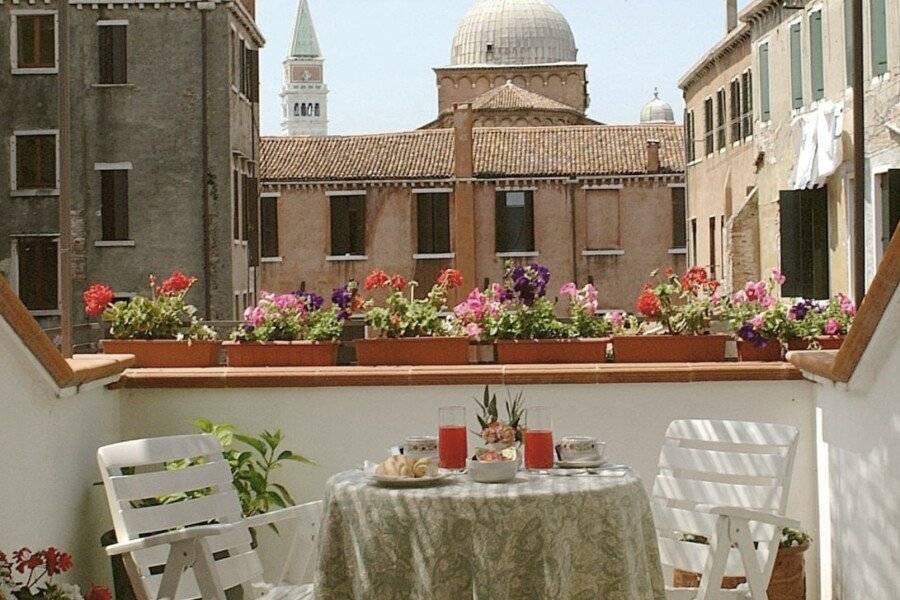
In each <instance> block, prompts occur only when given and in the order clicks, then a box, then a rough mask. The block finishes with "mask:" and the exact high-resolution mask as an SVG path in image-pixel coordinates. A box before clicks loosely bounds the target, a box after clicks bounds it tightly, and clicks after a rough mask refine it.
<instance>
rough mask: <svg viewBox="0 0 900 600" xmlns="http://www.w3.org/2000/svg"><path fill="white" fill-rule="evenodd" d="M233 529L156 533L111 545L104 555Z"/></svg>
mask: <svg viewBox="0 0 900 600" xmlns="http://www.w3.org/2000/svg"><path fill="white" fill-rule="evenodd" d="M233 528H234V525H228V524H225V525H200V526H197V527H184V528H182V529H175V530H173V531H166V532H164V533H157V534H156V535H151V536H148V537H144V538H138V539H136V540H130V541H127V542H121V543H119V544H112V545H110V546H107V547H106V553H107V554H108V555H109V556H115V555H117V554H127V553H128V552H134V551H136V550H144V549H146V548H153V547H154V546H161V545H163V544H177V543H178V542H183V541H185V540H194V539H198V538H205V537H209V536H212V535H221V534H223V533H227V532H228V531H231V530H232V529H233Z"/></svg>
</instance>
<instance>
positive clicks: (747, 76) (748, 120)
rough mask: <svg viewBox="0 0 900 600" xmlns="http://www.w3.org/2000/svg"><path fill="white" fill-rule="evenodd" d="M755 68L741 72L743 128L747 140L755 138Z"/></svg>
mask: <svg viewBox="0 0 900 600" xmlns="http://www.w3.org/2000/svg"><path fill="white" fill-rule="evenodd" d="M753 119H754V114H753V69H752V68H748V69H745V70H744V72H743V73H741V129H742V131H743V134H744V139H745V140H750V139H753Z"/></svg>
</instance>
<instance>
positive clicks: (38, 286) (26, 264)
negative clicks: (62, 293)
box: [16, 237, 59, 311]
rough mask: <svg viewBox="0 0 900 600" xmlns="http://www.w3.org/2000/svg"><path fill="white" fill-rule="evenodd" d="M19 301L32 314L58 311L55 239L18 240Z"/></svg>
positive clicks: (34, 238)
mask: <svg viewBox="0 0 900 600" xmlns="http://www.w3.org/2000/svg"><path fill="white" fill-rule="evenodd" d="M16 254H17V257H18V263H19V268H18V273H17V275H18V282H19V298H20V299H21V300H22V303H23V304H24V305H25V306H26V307H28V310H33V311H56V310H59V271H58V264H59V263H58V260H57V244H56V239H55V238H52V237H33V238H19V239H18V240H17V241H16Z"/></svg>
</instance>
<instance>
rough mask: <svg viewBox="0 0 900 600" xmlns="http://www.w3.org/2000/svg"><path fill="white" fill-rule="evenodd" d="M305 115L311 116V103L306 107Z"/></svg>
mask: <svg viewBox="0 0 900 600" xmlns="http://www.w3.org/2000/svg"><path fill="white" fill-rule="evenodd" d="M306 114H308V115H309V116H313V106H312V102H310V103H309V104H307V105H306Z"/></svg>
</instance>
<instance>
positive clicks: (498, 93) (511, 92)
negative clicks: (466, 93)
mask: <svg viewBox="0 0 900 600" xmlns="http://www.w3.org/2000/svg"><path fill="white" fill-rule="evenodd" d="M472 109H473V110H521V109H534V110H560V111H566V112H579V111H577V110H576V109H575V108H573V107H571V106H569V105H568V104H563V103H562V102H557V101H556V100H553V99H551V98H548V97H547V96H542V95H540V94H536V93H534V92H531V91H529V90H526V89H524V88H521V87H519V86H517V85H516V84H514V83H512V82H511V81H510V82H507V83H506V84H504V85H501V86H500V87H497V88H494V89H492V90H488V91H487V92H485V93H483V94H482V95H480V96H478V97H477V98H475V99H474V100H472Z"/></svg>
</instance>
